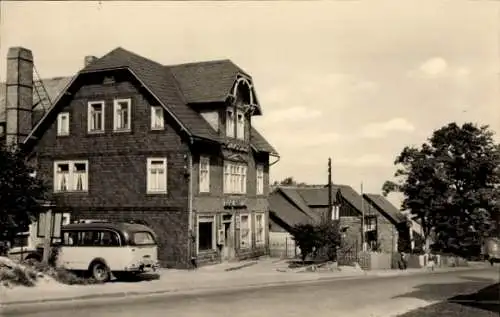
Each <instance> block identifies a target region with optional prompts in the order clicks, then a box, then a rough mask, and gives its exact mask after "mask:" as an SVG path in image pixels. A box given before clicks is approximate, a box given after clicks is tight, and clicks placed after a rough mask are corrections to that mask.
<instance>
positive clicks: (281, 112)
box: [265, 106, 322, 124]
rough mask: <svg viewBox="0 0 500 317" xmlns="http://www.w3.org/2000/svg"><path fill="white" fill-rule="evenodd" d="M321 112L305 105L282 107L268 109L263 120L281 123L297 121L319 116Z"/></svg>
mask: <svg viewBox="0 0 500 317" xmlns="http://www.w3.org/2000/svg"><path fill="white" fill-rule="evenodd" d="M321 114H322V112H321V111H319V110H317V109H310V108H306V107H301V106H296V107H291V108H282V109H278V110H274V111H270V112H269V113H267V114H266V117H265V120H266V122H267V123H270V124H274V123H281V122H288V123H290V122H297V121H303V120H309V119H314V118H317V117H319V116H321Z"/></svg>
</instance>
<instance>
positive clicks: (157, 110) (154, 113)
mask: <svg viewBox="0 0 500 317" xmlns="http://www.w3.org/2000/svg"><path fill="white" fill-rule="evenodd" d="M164 128H165V121H164V119H163V108H162V107H161V106H152V107H151V129H153V130H163V129H164Z"/></svg>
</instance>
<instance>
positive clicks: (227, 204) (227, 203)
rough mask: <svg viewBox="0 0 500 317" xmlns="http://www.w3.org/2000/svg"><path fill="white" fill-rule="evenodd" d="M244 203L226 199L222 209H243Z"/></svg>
mask: <svg viewBox="0 0 500 317" xmlns="http://www.w3.org/2000/svg"><path fill="white" fill-rule="evenodd" d="M245 206H246V202H245V200H243V199H226V200H224V207H245Z"/></svg>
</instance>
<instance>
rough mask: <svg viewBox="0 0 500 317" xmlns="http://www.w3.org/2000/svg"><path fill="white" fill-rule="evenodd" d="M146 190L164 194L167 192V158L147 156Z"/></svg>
mask: <svg viewBox="0 0 500 317" xmlns="http://www.w3.org/2000/svg"><path fill="white" fill-rule="evenodd" d="M147 192H148V193H152V194H165V193H166V192H167V159H166V158H148V162H147Z"/></svg>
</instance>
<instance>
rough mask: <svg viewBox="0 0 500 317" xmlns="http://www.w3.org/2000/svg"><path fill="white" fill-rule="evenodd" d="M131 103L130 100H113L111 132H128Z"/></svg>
mask: <svg viewBox="0 0 500 317" xmlns="http://www.w3.org/2000/svg"><path fill="white" fill-rule="evenodd" d="M131 108H132V102H131V100H130V99H115V101H114V102H113V114H114V120H113V122H114V123H113V130H115V131H129V130H130V119H131V113H132V111H131V110H132V109H131Z"/></svg>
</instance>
